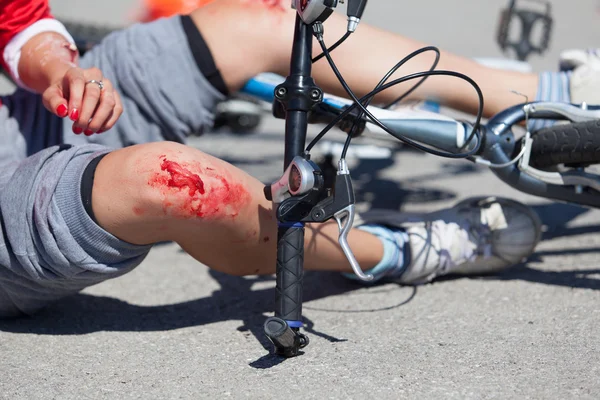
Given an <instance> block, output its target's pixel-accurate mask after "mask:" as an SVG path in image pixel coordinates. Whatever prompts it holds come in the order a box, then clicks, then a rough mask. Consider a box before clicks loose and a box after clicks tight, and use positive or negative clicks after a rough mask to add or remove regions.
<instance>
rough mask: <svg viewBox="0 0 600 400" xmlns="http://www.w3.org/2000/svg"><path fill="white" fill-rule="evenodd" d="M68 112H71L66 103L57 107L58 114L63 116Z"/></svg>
mask: <svg viewBox="0 0 600 400" xmlns="http://www.w3.org/2000/svg"><path fill="white" fill-rule="evenodd" d="M68 113H69V109H68V108H67V106H66V105H64V104H61V105H59V106H58V107H56V115H58V116H59V117H61V118H64V117H66V116H67V114H68Z"/></svg>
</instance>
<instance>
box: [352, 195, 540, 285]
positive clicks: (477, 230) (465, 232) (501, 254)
mask: <svg viewBox="0 0 600 400" xmlns="http://www.w3.org/2000/svg"><path fill="white" fill-rule="evenodd" d="M365 223H369V224H381V225H387V226H391V227H396V228H403V229H405V230H406V233H407V235H408V238H409V241H408V242H409V243H408V245H409V249H408V250H409V251H408V254H409V257H410V264H409V265H408V267H406V269H405V270H404V272H402V274H401V275H400V276H398V278H396V279H394V280H395V281H397V282H400V283H405V284H420V283H426V282H429V281H431V280H432V279H434V278H436V277H438V276H441V275H446V274H450V273H452V274H463V275H483V274H490V273H494V272H497V271H500V270H503V269H506V268H509V267H511V266H513V265H515V264H518V263H520V262H523V261H524V260H525V259H526V258H527V257H529V256H530V255H531V254H532V253H533V250H534V249H535V246H536V245H537V243H538V242H539V240H540V237H541V226H542V224H541V221H540V219H539V217H538V215H537V214H536V213H535V211H533V209H531V208H530V207H528V206H526V205H524V204H522V203H519V202H517V201H514V200H510V199H505V198H496V197H487V198H482V197H478V198H470V199H467V200H464V201H462V202H460V203H458V204H456V205H455V206H454V207H452V208H449V209H445V210H441V211H437V212H433V213H430V214H419V215H417V214H412V215H410V214H404V213H399V212H390V211H384V210H377V211H371V212H368V213H365V214H362V215H361V216H360V218H359V220H358V221H357V225H361V224H365Z"/></svg>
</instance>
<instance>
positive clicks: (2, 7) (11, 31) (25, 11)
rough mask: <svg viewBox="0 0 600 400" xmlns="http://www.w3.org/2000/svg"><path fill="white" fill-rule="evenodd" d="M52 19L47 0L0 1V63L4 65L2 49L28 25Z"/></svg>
mask: <svg viewBox="0 0 600 400" xmlns="http://www.w3.org/2000/svg"><path fill="white" fill-rule="evenodd" d="M44 18H52V15H51V14H50V6H49V5H48V0H0V62H1V63H2V66H3V67H5V68H6V66H5V65H4V57H2V55H3V54H4V48H5V47H6V45H7V44H8V42H10V40H11V39H12V38H13V37H14V36H15V35H16V34H17V33H19V32H21V31H22V30H23V29H25V28H27V27H28V26H29V25H31V24H33V23H35V22H37V21H39V20H40V19H44Z"/></svg>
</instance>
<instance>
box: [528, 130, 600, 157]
mask: <svg viewBox="0 0 600 400" xmlns="http://www.w3.org/2000/svg"><path fill="white" fill-rule="evenodd" d="M530 164H531V165H532V166H533V167H535V168H548V167H553V166H556V165H559V164H567V165H591V164H600V120H593V121H586V122H578V123H569V124H557V125H554V126H551V127H549V128H544V129H540V130H539V131H537V132H535V133H534V134H533V144H532V147H531V159H530Z"/></svg>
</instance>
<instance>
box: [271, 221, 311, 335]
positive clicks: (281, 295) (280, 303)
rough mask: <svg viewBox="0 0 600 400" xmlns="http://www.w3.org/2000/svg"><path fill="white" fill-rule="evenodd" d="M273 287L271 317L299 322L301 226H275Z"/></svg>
mask: <svg viewBox="0 0 600 400" xmlns="http://www.w3.org/2000/svg"><path fill="white" fill-rule="evenodd" d="M277 240H278V241H277V246H278V248H277V286H276V292H277V293H276V297H275V301H276V309H275V316H276V317H279V318H281V319H284V320H286V321H288V323H289V322H290V321H292V323H291V324H290V326H291V327H299V326H294V325H296V324H294V323H293V322H296V323H297V325H300V324H301V321H302V288H303V286H302V283H303V275H304V225H303V224H290V225H288V226H279V230H278V235H277Z"/></svg>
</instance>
